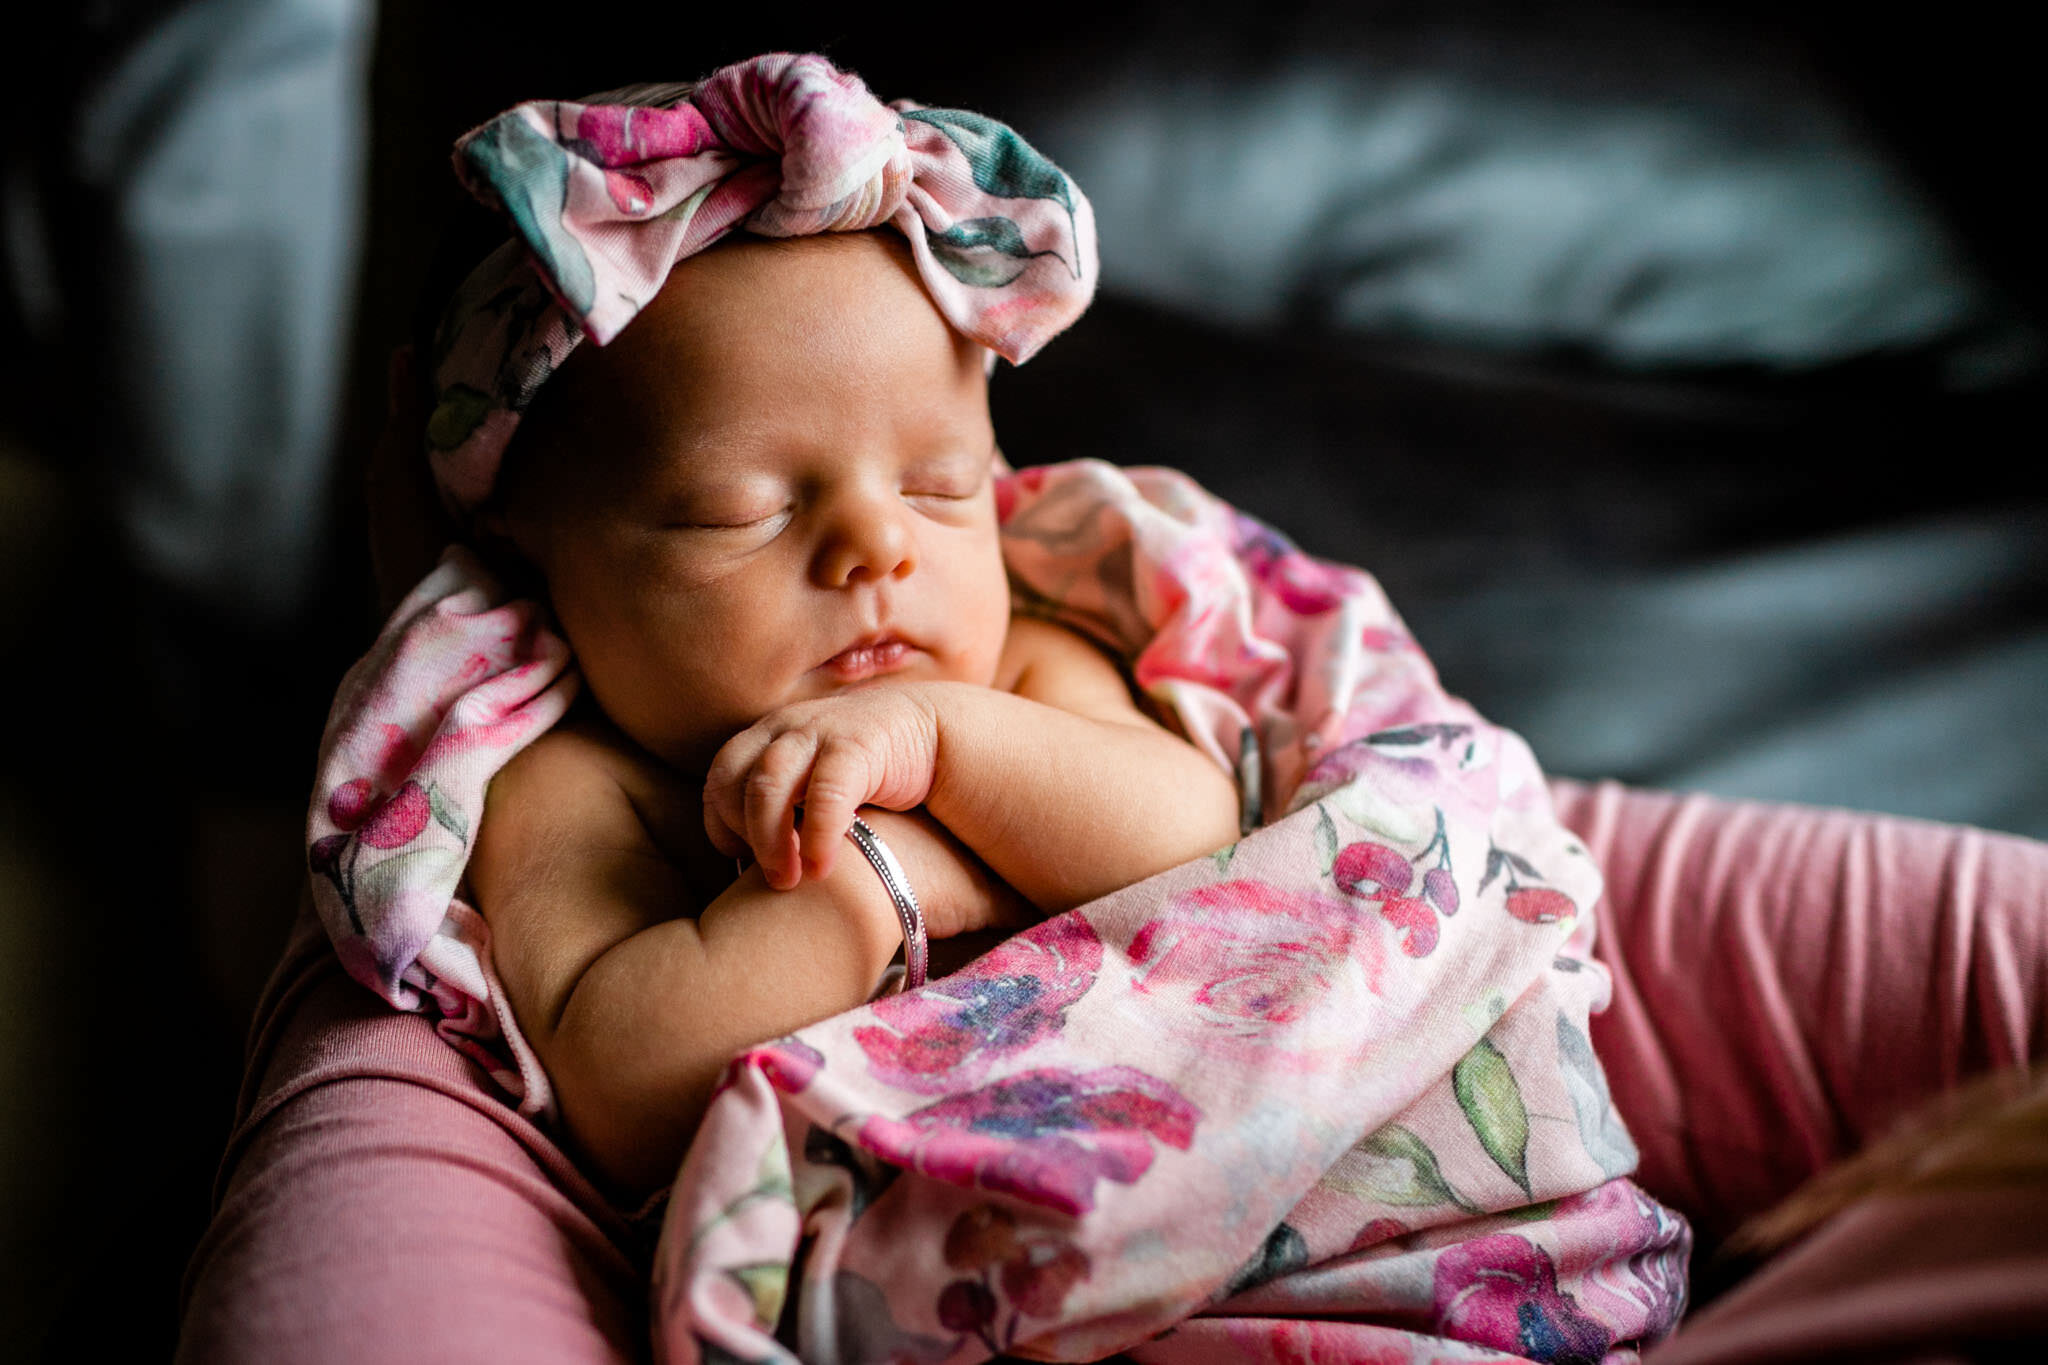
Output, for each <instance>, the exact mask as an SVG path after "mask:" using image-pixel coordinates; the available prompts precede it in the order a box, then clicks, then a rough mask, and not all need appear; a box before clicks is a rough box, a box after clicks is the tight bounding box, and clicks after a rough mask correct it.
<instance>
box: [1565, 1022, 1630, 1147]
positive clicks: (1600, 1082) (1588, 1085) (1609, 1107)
mask: <svg viewBox="0 0 2048 1365" xmlns="http://www.w3.org/2000/svg"><path fill="white" fill-rule="evenodd" d="M1557 1060H1558V1065H1559V1069H1560V1070H1561V1071H1562V1072H1563V1073H1564V1088H1565V1093H1566V1094H1568V1095H1570V1096H1571V1098H1572V1115H1573V1117H1574V1118H1576V1119H1577V1120H1578V1122H1579V1140H1580V1141H1581V1142H1583V1143H1585V1144H1586V1154H1587V1155H1588V1156H1590V1157H1592V1158H1593V1160H1594V1161H1596V1162H1598V1163H1599V1164H1600V1171H1601V1173H1602V1174H1603V1175H1606V1176H1607V1177H1609V1178H1610V1179H1612V1178H1613V1177H1615V1176H1620V1175H1627V1174H1628V1173H1629V1172H1630V1171H1633V1170H1634V1169H1635V1168H1636V1161H1637V1156H1636V1144H1635V1141H1634V1140H1633V1139H1632V1138H1630V1137H1629V1135H1628V1128H1627V1126H1626V1125H1624V1124H1623V1123H1622V1121H1621V1114H1620V1112H1619V1111H1618V1110H1616V1109H1615V1107H1614V1097H1613V1096H1612V1095H1611V1094H1609V1093H1608V1089H1607V1073H1606V1072H1604V1071H1602V1070H1601V1069H1600V1059H1599V1058H1598V1057H1596V1056H1594V1055H1593V1044H1592V1042H1591V1040H1589V1039H1588V1038H1587V1037H1586V1035H1585V1033H1584V1032H1582V1031H1581V1030H1580V1028H1579V1026H1578V1025H1577V1024H1574V1023H1573V1022H1572V1021H1571V1020H1569V1019H1567V1018H1565V1017H1564V1015H1562V1014H1560V1015H1558V1016H1557Z"/></svg>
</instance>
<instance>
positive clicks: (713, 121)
mask: <svg viewBox="0 0 2048 1365" xmlns="http://www.w3.org/2000/svg"><path fill="white" fill-rule="evenodd" d="M455 166H456V173H457V175H458V176H459V177H460V178H461V180H462V182H463V184H464V185H465V186H466V187H467V188H468V189H469V190H470V191H471V193H473V194H475V195H476V197H477V198H478V199H480V200H481V201H483V202H484V203H485V204H486V205H488V206H490V207H492V208H495V209H497V210H499V211H501V212H502V213H504V215H505V216H506V218H507V219H508V220H509V221H510V223H511V225H512V227H513V228H514V230H515V232H516V234H517V235H516V237H515V239H514V240H513V241H511V242H508V243H507V244H506V245H505V246H504V247H502V248H500V249H499V250H498V251H497V252H495V253H494V254H493V255H492V256H490V257H489V258H488V259H487V260H485V262H484V263H483V264H482V265H481V266H479V267H478V268H477V269H476V271H475V272H474V273H472V274H471V276H470V277H469V279H468V280H466V281H465V282H464V283H463V285H462V286H461V288H460V289H459V290H458V291H457V294H456V297H455V299H454V301H453V303H452V304H451V306H450V309H449V311H448V314H447V317H446V319H445V320H444V321H443V323H442V327H441V330H440V333H439V335H438V336H437V338H436V343H435V357H434V384H435V408H434V411H433V414H432V416H431V419H430V420H429V423H428V428H427V452H428V456H429V459H430V461H431V463H432V465H433V469H434V474H435V478H436V480H437V481H438V483H439V486H440V489H441V492H442V496H443V498H444V500H445V501H446V502H447V504H448V506H449V509H450V510H451V511H453V512H455V513H457V514H458V516H459V515H461V514H464V513H467V512H468V511H469V510H471V509H473V508H474V507H475V506H476V505H477V504H478V503H479V502H481V501H482V500H483V499H484V498H485V497H486V496H488V494H489V492H490V489H491V487H492V484H493V482H494V481H495V479H496V477H497V469H498V463H499V459H500V457H501V456H502V455H503V453H504V449H505V445H506V443H507V442H508V441H509V440H510V439H511V436H512V432H513V431H514V430H515V429H516V428H517V426H518V423H519V418H520V414H521V413H522V412H524V411H525V409H526V406H527V404H528V403H529V402H531V401H532V398H533V395H534V393H535V392H536V391H537V390H538V389H539V387H540V385H541V384H542V383H543V382H544V381H545V380H546V379H547V378H548V376H549V375H551V374H553V373H554V371H555V369H556V367H558V366H559V365H560V364H561V363H562V362H563V360H565V359H566V358H567V357H568V355H569V353H570V352H571V351H572V350H574V349H575V347H576V346H577V344H578V343H579V342H581V341H582V340H583V338H584V337H586V336H587V337H589V338H590V340H592V341H593V342H595V343H596V344H598V345H603V344H605V343H607V342H609V341H610V340H611V339H612V338H613V337H615V336H617V335H618V333H619V330H620V329H621V328H623V327H624V326H625V325H626V324H627V323H628V322H630V321H631V320H632V319H633V317H634V316H635V315H636V314H638V313H639V311H640V309H641V308H643V307H645V306H646V304H647V303H648V301H649V300H651V299H652V298H653V297H654V296H655V294H656V293H657V292H658V291H659V290H660V289H661V287H662V283H663V281H665V280H666V279H667V278H668V273H669V271H670V269H671V268H673V267H674V265H675V264H676V262H677V261H679V260H682V259H683V258H685V257H687V256H691V255H694V254H695V253H697V252H699V251H702V250H704V249H705V248H706V247H708V246H710V245H711V244H713V243H714V242H716V241H718V240H719V239H721V238H723V237H724V236H726V235H727V234H728V233H730V232H733V231H735V230H740V229H744V230H745V231H748V232H751V233H754V234H756V235H759V236H764V237H799V236H808V235H811V234H814V233H820V232H855V231H860V230H863V229H866V228H874V227H882V226H884V225H886V226H888V227H891V228H893V229H895V230H896V231H897V232H900V233H901V234H902V235H903V237H904V238H905V239H906V240H907V241H908V242H909V244H910V249H911V253H912V255H913V256H914V257H915V259H916V262H917V270H918V274H919V277H920V278H921V279H922V280H923V281H924V285H925V288H926V289H927V290H929V291H930V293H931V296H932V302H933V303H934V304H935V305H936V306H937V307H938V309H939V311H940V312H941V313H942V314H944V315H945V318H946V320H947V321H948V322H949V323H951V324H952V326H953V327H954V328H955V329H956V330H957V331H959V332H960V333H961V334H962V335H964V336H966V337H969V338H970V339H972V340H974V341H976V342H979V343H980V344H981V345H983V346H985V347H987V348H988V349H989V351H991V352H992V353H994V354H995V355H1000V356H1002V357H1004V358H1005V359H1007V360H1009V361H1010V362H1011V363H1013V364H1021V363H1023V362H1024V361H1025V360H1028V359H1029V358H1030V357H1031V356H1032V355H1033V354H1034V353H1036V352H1037V350H1038V349H1039V348H1040V347H1041V346H1043V345H1044V344H1045V343H1046V342H1047V341H1048V340H1050V339H1051V338H1052V337H1053V336H1055V335H1056V334H1057V333H1059V332H1060V331H1061V330H1063V329H1064V328H1065V327H1066V326H1067V325H1068V324H1069V323H1071V322H1073V320H1074V319H1075V318H1077V317H1079V316H1080V315H1081V312H1082V310H1083V309H1085V308H1086V307H1087V306H1088V300H1089V298H1090V297H1091V296H1092V295H1093V293H1094V290H1095V279H1096V273H1097V270H1096V244H1095V220H1094V212H1093V210H1092V209H1091V207H1090V206H1089V203H1088V200H1087V198H1086V196H1084V195H1083V194H1082V193H1081V192H1080V190H1079V189H1078V188H1076V187H1075V185H1074V184H1073V182H1072V181H1071V180H1069V179H1068V178H1067V177H1066V175H1065V174H1064V173H1062V172H1061V171H1060V169H1059V168H1058V167H1057V166H1054V165H1053V164H1052V163H1051V162H1050V161H1047V160H1046V159H1045V158H1044V157H1043V156H1041V155H1040V154H1039V153H1038V152H1037V151H1036V150H1035V149H1033V148H1032V147H1031V145H1030V144H1029V143H1027V142H1025V141H1024V139H1022V138H1021V137H1019V136H1017V134H1016V133H1015V132H1013V131H1012V130H1011V129H1010V128H1009V127H1007V126H1006V125H1004V124H1002V123H999V122H997V121H996V120H994V119H991V118H988V117H986V116H985V115H982V114H977V113H973V112H970V111H968V110H964V109H928V108H924V107H922V106H920V105H917V104H915V103H913V102H911V101H908V100H899V101H897V102H896V103H894V104H889V105H884V104H882V103H881V102H880V101H879V100H877V99H876V98H875V97H874V96H873V95H872V94H870V93H869V92H868V89H867V87H866V86H865V85H863V84H862V83H861V81H860V79H859V78H858V77H856V76H854V75H852V74H851V73H848V72H842V71H839V70H837V69H836V68H834V67H833V66H832V64H831V63H830V62H828V61H826V60H825V59H824V58H823V57H818V56H811V55H801V56H799V55H792V54H789V53H772V54H769V55H767V56H761V57H755V58H751V59H749V60H747V61H744V62H739V63H736V64H734V65H732V66H728V67H724V68H722V69H720V70H719V71H717V72H715V73H713V74H712V75H711V76H710V77H709V78H707V79H706V80H704V81H703V82H701V83H699V84H697V85H695V86H669V87H638V88H635V89H632V90H627V91H621V92H617V93H616V94H614V95H609V96H598V97H594V98H593V99H592V100H591V101H589V102H585V103H574V102H569V101H560V100H545V101H534V102H531V103H527V104H522V105H519V106H518V107H516V108H514V109H511V110H508V111H506V112H505V113H503V114H500V115H499V116H498V117H496V118H494V119H492V120H491V121H490V122H488V123H486V124H483V125H482V126H481V127H479V128H476V129H474V130H472V131H471V132H469V133H467V134H465V135H464V136H463V137H462V138H461V139H460V140H459V141H458V142H457V143H456V151H455Z"/></svg>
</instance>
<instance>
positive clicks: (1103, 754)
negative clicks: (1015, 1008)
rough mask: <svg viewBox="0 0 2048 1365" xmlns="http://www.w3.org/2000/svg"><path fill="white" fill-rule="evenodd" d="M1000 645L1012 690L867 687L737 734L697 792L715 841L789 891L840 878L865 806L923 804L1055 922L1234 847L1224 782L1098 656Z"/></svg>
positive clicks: (1071, 640)
mask: <svg viewBox="0 0 2048 1365" xmlns="http://www.w3.org/2000/svg"><path fill="white" fill-rule="evenodd" d="M1011 630H1012V642H1011V649H1010V651H1008V653H1010V654H1011V655H1013V656H1014V658H1013V659H1012V667H1011V670H1010V671H1011V674H1012V676H1011V678H1010V679H1009V683H1008V687H1007V689H1006V688H1004V687H996V688H986V687H975V686H972V685H970V684H965V683H948V682H909V683H902V684H895V683H884V684H877V685H874V686H870V687H867V688H861V689H856V690H854V691H851V692H848V693H844V694H842V695H840V696H837V697H830V698H826V699H823V700H821V701H816V702H807V703H802V704H799V705H796V706H791V707H786V708H784V709H783V710H781V711H778V712H776V713H775V714H773V715H771V716H768V717H766V718H765V719H764V720H762V721H761V722H760V724H758V725H756V726H754V727H752V728H751V729H749V730H747V731H745V732H743V733H742V734H741V735H739V736H737V737H735V739H734V740H733V741H732V742H731V743H730V744H728V745H727V746H726V748H725V749H724V750H722V751H721V752H720V754H719V756H718V759H717V761H716V762H714V763H713V765H712V769H711V775H710V779H709V781H708V782H707V784H706V788H705V819H706V824H707V827H708V829H709V831H710V833H711V836H712V839H713V842H714V843H716V844H718V845H719V846H720V847H721V848H724V849H727V850H730V851H738V849H740V848H741V847H745V846H751V847H752V849H753V851H754V853H755V855H756V856H757V857H758V858H759V859H760V862H761V866H762V870H763V872H764V874H765V876H766V879H767V881H768V883H769V884H771V885H774V886H781V887H788V886H795V885H798V884H800V882H801V880H802V879H803V878H804V877H805V876H806V875H809V876H817V875H821V874H830V873H832V872H834V871H836V869H837V867H838V865H839V863H840V862H842V861H844V855H842V854H840V853H839V851H838V847H837V845H838V843H839V842H841V839H842V835H843V831H844V830H845V828H846V825H847V823H848V822H849V821H850V820H851V819H852V815H853V811H854V809H855V808H856V807H858V806H860V805H861V804H862V803H874V804H876V805H882V806H886V807H889V808H891V809H896V810H907V809H910V808H912V807H915V806H919V805H922V806H923V807H924V808H925V809H926V810H928V811H929V812H930V813H931V814H932V815H933V816H934V817H935V818H936V819H937V820H938V821H939V822H940V823H941V824H943V825H944V826H945V827H946V829H947V830H949V831H950V832H951V833H952V834H953V835H954V837H956V838H958V839H959V840H960V842H961V843H963V844H965V845H966V846H967V847H968V848H969V849H971V850H972V851H973V852H974V853H975V854H976V855H978V856H979V857H980V859H981V860H982V861H983V862H984V863H986V864H987V865H988V867H989V868H990V869H991V870H992V871H993V872H994V873H995V874H996V875H997V876H999V877H1001V878H1002V879H1003V880H1004V881H1006V882H1008V883H1009V884H1010V885H1011V886H1012V887H1014V888H1015V889H1016V890H1017V891H1018V892H1019V893H1021V894H1022V895H1023V896H1024V897H1025V899H1027V900H1029V901H1030V902H1031V903H1032V904H1033V905H1035V906H1037V907H1038V908H1039V909H1040V910H1042V911H1046V912H1048V913H1050V912H1055V911H1060V910H1066V909H1070V908H1071V907H1073V906H1076V905H1080V904H1082V903H1084V902H1086V901H1089V900H1093V899H1095V898H1096V897H1098V896H1102V895H1106V894H1108V893H1109V892H1111V891H1115V890H1118V889H1119V888H1121V887H1124V886H1128V885H1130V884H1131V883H1132V882H1136V881H1140V880H1142V879H1144V878H1146V877H1149V876H1151V875H1152V874H1153V873H1156V872H1162V871H1164V870H1165V869H1167V868H1169V867H1173V866H1176V865H1178V864H1180V863H1183V862H1187V861H1189V860H1190V859H1193V858H1198V857H1200V856H1202V855H1203V854H1205V853H1211V852H1214V851H1215V850H1216V849H1218V848H1221V847H1222V846H1223V845H1225V844H1227V843H1229V842H1230V841H1231V840H1233V839H1235V838H1236V837H1237V834H1238V797H1237V791H1236V789H1235V787H1234V786H1233V784H1232V782H1231V780H1230V778H1229V776H1228V775H1227V774H1225V773H1224V772H1223V771H1222V770H1221V769H1219V768H1218V767H1217V766H1216V764H1215V763H1213V762H1211V761H1210V760H1209V759H1208V758H1206V757H1205V756H1203V755H1202V754H1201V753H1200V752H1199V751H1198V750H1196V749H1195V747H1194V746H1193V745H1191V744H1189V743H1187V742H1186V741H1185V740H1183V739H1180V738H1179V737H1177V736H1175V735H1173V734H1170V733H1168V732H1167V731H1166V730H1165V729H1164V728H1162V727H1161V726H1160V725H1158V724H1157V723H1155V722H1154V721H1152V720H1151V719H1150V718H1149V717H1147V716H1146V715H1145V714H1144V713H1143V712H1142V711H1140V710H1139V709H1138V707H1137V705H1136V704H1135V703H1134V702H1133V701H1132V699H1131V695H1130V692H1129V690H1128V689H1127V688H1126V686H1125V684H1124V681H1123V677H1122V675H1121V674H1119V673H1118V672H1117V670H1116V667H1115V666H1114V665H1113V664H1112V663H1111V662H1110V661H1109V660H1108V659H1107V658H1106V657H1105V656H1104V655H1103V654H1102V653H1101V652H1100V651H1098V650H1097V649H1096V648H1095V647H1094V646H1092V645H1090V644H1089V643H1087V642H1086V641H1084V640H1082V639H1081V638H1080V637H1078V636H1076V635H1074V634H1072V633H1071V632H1069V631H1066V630H1063V629H1061V628H1059V627H1056V626H1052V625H1049V624H1046V623H1043V622H1038V621H1032V620H1018V621H1016V622H1014V623H1013V624H1012V627H1011ZM799 803H801V804H803V805H804V808H805V813H804V818H803V824H802V828H801V829H798V828H797V827H796V825H795V822H794V818H793V812H794V807H795V806H796V805H797V804H799Z"/></svg>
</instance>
